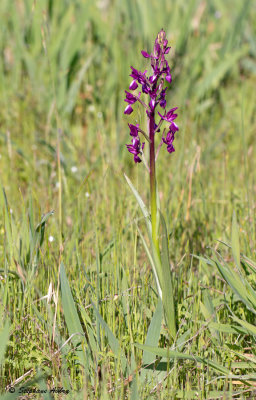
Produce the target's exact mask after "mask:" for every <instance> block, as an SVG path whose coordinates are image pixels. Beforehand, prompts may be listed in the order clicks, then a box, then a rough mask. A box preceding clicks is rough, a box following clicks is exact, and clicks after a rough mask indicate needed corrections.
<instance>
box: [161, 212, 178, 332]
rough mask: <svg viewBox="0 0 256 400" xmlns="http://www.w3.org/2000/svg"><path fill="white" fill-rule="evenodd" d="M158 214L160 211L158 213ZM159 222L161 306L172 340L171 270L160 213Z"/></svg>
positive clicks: (173, 307)
mask: <svg viewBox="0 0 256 400" xmlns="http://www.w3.org/2000/svg"><path fill="white" fill-rule="evenodd" d="M159 212H160V211H159ZM160 220H161V225H162V230H163V232H162V254H161V258H162V278H163V282H162V285H163V286H162V291H163V306H164V312H165V318H166V322H167V326H168V328H169V331H170V334H171V336H172V337H173V338H175V337H176V332H177V331H176V316H175V306H174V293H173V286H172V277H171V268H170V261H169V250H168V236H167V228H166V224H165V220H164V217H163V215H162V213H161V212H160Z"/></svg>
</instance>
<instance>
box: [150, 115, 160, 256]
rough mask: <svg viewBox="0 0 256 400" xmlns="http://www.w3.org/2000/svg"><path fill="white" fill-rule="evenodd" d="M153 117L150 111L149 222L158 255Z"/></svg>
mask: <svg viewBox="0 0 256 400" xmlns="http://www.w3.org/2000/svg"><path fill="white" fill-rule="evenodd" d="M154 125H155V117H154V112H151V114H150V117H149V139H150V163H149V174H150V206H151V224H152V241H153V244H154V246H155V248H156V252H157V255H158V257H159V260H160V259H161V257H160V247H159V237H158V226H157V202H156V168H155V126H154Z"/></svg>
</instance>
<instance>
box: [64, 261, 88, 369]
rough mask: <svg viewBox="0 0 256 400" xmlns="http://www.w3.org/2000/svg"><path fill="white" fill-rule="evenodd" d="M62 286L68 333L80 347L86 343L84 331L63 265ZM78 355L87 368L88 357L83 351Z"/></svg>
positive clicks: (75, 344)
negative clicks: (83, 342)
mask: <svg viewBox="0 0 256 400" xmlns="http://www.w3.org/2000/svg"><path fill="white" fill-rule="evenodd" d="M60 284H61V302H62V307H63V313H64V318H65V321H66V324H67V327H68V333H69V335H70V336H72V335H73V337H72V343H73V344H74V346H75V347H78V346H80V343H81V341H84V340H83V339H84V331H83V328H82V325H81V323H80V320H79V316H78V313H77V309H76V306H75V303H74V299H73V296H72V293H71V290H70V286H69V283H68V280H67V276H66V272H65V267H64V265H63V263H61V266H60ZM77 355H78V357H79V359H80V361H81V363H82V365H84V366H85V367H86V366H87V361H86V357H85V354H84V352H83V351H77Z"/></svg>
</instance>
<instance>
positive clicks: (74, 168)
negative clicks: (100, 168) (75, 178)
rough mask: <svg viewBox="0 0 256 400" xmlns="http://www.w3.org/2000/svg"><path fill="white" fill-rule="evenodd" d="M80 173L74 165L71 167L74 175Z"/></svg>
mask: <svg viewBox="0 0 256 400" xmlns="http://www.w3.org/2000/svg"><path fill="white" fill-rule="evenodd" d="M77 171H78V168H77V167H76V166H75V165H73V167H71V172H73V174H75V173H76V172H77Z"/></svg>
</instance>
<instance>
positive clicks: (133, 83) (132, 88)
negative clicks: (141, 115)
mask: <svg viewBox="0 0 256 400" xmlns="http://www.w3.org/2000/svg"><path fill="white" fill-rule="evenodd" d="M137 87H138V84H137V82H136V80H135V79H134V80H133V81H132V83H131V84H130V86H129V89H130V90H135V89H137Z"/></svg>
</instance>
